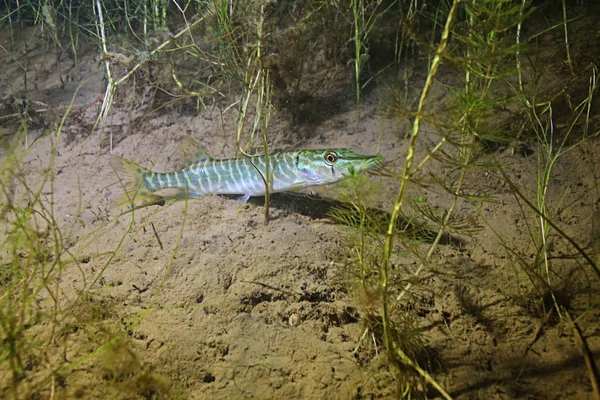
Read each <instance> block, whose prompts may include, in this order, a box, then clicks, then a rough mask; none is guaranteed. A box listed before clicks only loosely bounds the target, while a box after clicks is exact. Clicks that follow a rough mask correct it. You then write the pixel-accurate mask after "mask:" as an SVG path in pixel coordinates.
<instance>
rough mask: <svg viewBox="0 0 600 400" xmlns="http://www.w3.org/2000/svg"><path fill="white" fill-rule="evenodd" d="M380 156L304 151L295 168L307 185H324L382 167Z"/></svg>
mask: <svg viewBox="0 0 600 400" xmlns="http://www.w3.org/2000/svg"><path fill="white" fill-rule="evenodd" d="M383 161H384V158H383V156H380V155H363V154H358V153H355V152H353V151H352V150H348V149H344V148H336V149H322V150H304V151H301V152H300V153H298V156H297V162H296V164H297V168H298V170H299V171H300V173H301V175H302V177H303V178H304V179H306V181H307V182H306V184H307V186H308V185H326V184H329V183H333V182H337V181H339V180H341V179H344V178H345V177H348V176H351V175H353V174H357V173H359V172H362V171H367V170H370V169H372V168H377V167H380V166H381V165H383Z"/></svg>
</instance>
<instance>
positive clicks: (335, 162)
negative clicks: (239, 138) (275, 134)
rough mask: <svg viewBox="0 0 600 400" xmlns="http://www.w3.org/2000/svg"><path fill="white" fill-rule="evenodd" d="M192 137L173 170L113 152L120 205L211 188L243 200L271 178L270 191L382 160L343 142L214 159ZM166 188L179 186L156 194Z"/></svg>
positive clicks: (334, 177) (329, 178)
mask: <svg viewBox="0 0 600 400" xmlns="http://www.w3.org/2000/svg"><path fill="white" fill-rule="evenodd" d="M190 142H191V141H188V143H187V144H186V145H185V146H182V147H181V148H180V150H179V152H180V155H181V157H180V158H181V159H180V160H179V161H178V164H177V170H176V171H174V172H165V173H158V172H153V171H151V170H148V169H145V168H142V167H140V166H138V165H137V164H135V163H132V162H130V161H128V160H125V159H123V158H121V157H117V156H115V157H114V159H113V160H114V162H113V167H114V169H115V172H116V173H117V175H118V177H119V180H120V182H121V185H122V186H123V187H124V189H125V194H124V195H123V196H121V198H120V199H118V200H117V203H118V205H126V204H130V205H133V203H134V202H135V201H136V200H139V199H143V200H144V204H146V205H151V204H161V203H163V202H164V200H165V199H169V198H177V199H180V198H187V197H202V196H206V195H211V194H230V195H235V194H239V195H242V197H241V201H247V200H248V198H250V196H262V195H264V194H265V188H266V187H267V186H266V185H267V184H268V185H269V186H268V187H269V193H276V192H285V191H289V190H292V189H297V188H304V187H309V186H317V185H327V184H330V183H334V182H337V181H339V180H341V179H344V178H345V177H347V176H349V175H351V174H353V173H359V172H361V171H367V170H370V169H372V168H377V167H380V166H381V165H383V162H384V158H383V157H382V156H380V155H362V154H358V153H355V152H353V151H351V150H348V149H344V148H334V149H320V150H292V151H284V152H278V153H272V154H269V155H268V157H265V156H264V155H254V156H244V157H241V158H230V159H215V158H212V157H210V156H208V155H207V154H206V152H205V151H204V150H203V149H202V148H201V147H200V146H197V145H196V144H194V143H193V142H192V144H190ZM266 160H268V164H269V168H268V173H267V161H266ZM189 163H191V164H190V165H187V166H186V164H189ZM164 189H175V190H176V194H175V195H172V196H161V195H157V194H155V193H156V192H158V191H162V190H164Z"/></svg>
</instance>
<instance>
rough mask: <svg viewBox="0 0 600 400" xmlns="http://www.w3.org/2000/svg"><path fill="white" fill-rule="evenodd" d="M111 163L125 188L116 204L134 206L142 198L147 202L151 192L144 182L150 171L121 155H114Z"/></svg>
mask: <svg viewBox="0 0 600 400" xmlns="http://www.w3.org/2000/svg"><path fill="white" fill-rule="evenodd" d="M111 165H112V167H113V169H114V171H115V173H116V174H117V178H118V179H119V184H120V186H121V187H122V188H123V189H124V190H125V193H123V194H122V195H121V196H119V197H117V199H116V200H115V206H117V207H124V206H126V205H131V206H133V204H134V203H135V202H136V201H137V200H140V199H144V200H145V201H144V202H146V199H147V198H148V196H149V195H150V192H149V191H148V189H147V188H146V185H145V184H144V174H145V173H147V172H150V171H148V170H147V169H144V168H142V167H140V166H139V165H137V164H135V163H133V162H131V161H128V160H126V159H124V158H122V157H119V156H113V157H112V159H111Z"/></svg>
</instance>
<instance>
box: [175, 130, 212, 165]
mask: <svg viewBox="0 0 600 400" xmlns="http://www.w3.org/2000/svg"><path fill="white" fill-rule="evenodd" d="M212 159H213V158H212V157H211V156H209V155H208V154H207V153H206V150H204V147H202V145H201V144H200V143H198V142H197V141H196V140H194V139H192V138H187V139H184V140H182V141H181V142H179V143H177V146H176V148H175V152H174V153H173V165H174V167H175V169H177V170H180V169H184V168H187V167H189V166H190V165H192V164H196V163H198V162H200V161H206V160H212Z"/></svg>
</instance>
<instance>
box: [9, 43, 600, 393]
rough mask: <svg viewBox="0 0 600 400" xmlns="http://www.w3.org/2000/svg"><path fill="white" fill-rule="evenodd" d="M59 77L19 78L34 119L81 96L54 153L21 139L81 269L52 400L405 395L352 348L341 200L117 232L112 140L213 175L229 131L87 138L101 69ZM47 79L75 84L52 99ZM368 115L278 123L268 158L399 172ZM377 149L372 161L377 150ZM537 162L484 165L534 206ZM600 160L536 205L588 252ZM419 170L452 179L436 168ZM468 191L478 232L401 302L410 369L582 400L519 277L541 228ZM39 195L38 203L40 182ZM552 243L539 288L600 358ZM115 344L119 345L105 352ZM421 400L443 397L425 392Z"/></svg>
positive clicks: (491, 387)
mask: <svg viewBox="0 0 600 400" xmlns="http://www.w3.org/2000/svg"><path fill="white" fill-rule="evenodd" d="M2 57H4V55H3V56H2ZM53 60H54V58H53V57H50V56H48V55H47V54H46V52H45V51H44V48H43V46H42V45H39V46H38V47H37V48H36V47H33V48H32V49H31V50H30V51H29V52H28V53H27V54H25V55H24V56H23V57H22V58H21V60H20V63H22V64H24V65H27V66H28V68H29V69H30V70H31V71H34V70H35V71H36V72H31V74H32V76H31V75H30V76H29V77H28V84H29V90H28V95H29V96H30V97H31V98H32V99H33V100H34V101H36V102H39V103H35V104H41V103H43V104H47V105H50V106H53V107H58V106H60V105H65V104H68V102H69V101H70V99H71V98H72V96H73V93H74V92H75V89H76V88H77V87H78V85H79V84H80V83H81V82H83V81H85V80H86V79H87V80H88V81H87V83H85V84H84V85H83V87H81V89H80V90H79V92H78V95H77V97H76V99H75V104H76V107H74V109H73V111H72V113H71V116H70V117H69V118H68V119H67V120H66V123H65V126H64V127H63V130H62V133H61V136H60V138H59V139H58V141H55V140H54V139H53V135H45V136H44V135H42V133H43V132H44V129H43V127H42V126H41V125H40V124H37V125H36V124H32V128H31V129H30V131H29V134H28V141H29V144H30V146H31V147H30V152H29V154H28V155H27V156H26V157H25V159H24V161H23V163H22V170H23V177H24V178H25V179H26V181H27V182H28V183H29V185H30V186H31V187H34V188H38V187H41V186H44V184H43V183H42V182H43V181H42V180H43V177H44V175H45V173H46V170H47V167H48V165H49V163H50V155H51V154H52V144H53V143H55V145H56V155H57V156H56V160H55V171H56V177H55V182H54V186H53V201H54V204H55V206H54V218H55V220H56V221H57V223H58V225H59V226H60V228H61V231H62V233H63V244H64V245H65V246H67V247H68V248H69V249H70V251H71V254H72V255H73V259H75V260H77V264H75V263H72V264H70V266H69V267H67V268H65V269H64V270H63V271H62V273H61V277H60V283H61V296H62V301H63V302H64V303H65V304H70V303H72V302H75V304H77V306H74V307H71V308H70V309H69V315H70V316H71V318H74V320H75V321H77V323H74V325H73V326H72V327H71V328H72V329H70V330H65V331H64V332H62V333H61V335H60V339H57V340H56V348H55V349H49V350H48V353H49V354H50V355H49V356H48V357H49V359H53V360H57V359H59V358H60V357H64V359H66V360H68V361H76V364H75V365H74V366H73V367H72V369H71V371H70V373H68V374H66V375H65V376H66V378H65V379H64V380H63V381H61V382H60V384H57V385H56V387H55V388H54V389H53V390H56V391H57V393H62V394H63V395H64V396H65V398H73V397H78V398H117V397H119V398H138V397H139V398H153V397H154V396H158V395H164V396H165V397H181V398H183V397H186V398H191V399H243V398H258V399H263V398H265V399H266V398H327V399H335V398H340V399H348V398H393V397H395V396H396V395H397V393H396V390H397V388H398V387H400V386H401V383H400V382H399V380H401V379H402V377H403V376H404V375H403V374H396V373H395V372H394V369H393V368H390V367H389V366H387V364H386V362H385V354H384V349H383V347H382V346H381V343H380V342H378V340H379V339H377V338H375V336H373V335H372V334H371V332H370V331H369V332H367V335H365V336H364V337H363V334H364V333H365V323H364V321H363V320H361V317H360V310H361V309H362V307H364V304H361V303H360V301H358V299H357V298H356V296H355V294H354V292H353V291H352V290H349V289H348V286H347V284H345V278H344V276H345V275H344V272H343V271H344V268H343V262H342V260H343V254H345V251H346V249H345V247H344V246H345V241H344V238H345V237H346V235H347V234H348V230H349V229H350V228H348V227H344V226H340V225H337V224H334V223H333V222H332V221H331V219H330V218H328V217H327V207H328V206H327V204H328V202H327V200H328V199H336V198H338V197H339V193H338V190H339V188H338V187H337V186H333V187H321V188H315V189H309V190H305V191H304V192H302V193H301V194H302V195H301V196H294V195H289V194H281V195H276V196H274V198H273V203H272V210H271V221H270V223H269V224H268V225H265V224H264V215H263V210H264V208H263V205H262V201H263V199H262V198H258V199H253V200H252V201H250V202H249V203H248V204H245V205H242V204H240V203H239V202H238V201H236V200H235V199H230V198H225V197H218V196H214V197H206V198H202V199H194V200H191V201H189V202H187V203H186V202H179V203H175V204H172V205H168V206H165V207H160V206H153V207H148V208H145V209H141V210H139V211H136V212H135V213H134V214H133V215H132V214H131V213H130V214H126V215H121V216H119V210H117V209H115V208H114V207H113V206H112V201H113V200H114V199H115V198H116V197H118V196H119V195H120V194H121V193H122V190H121V188H120V187H119V185H118V183H117V179H116V177H115V174H114V171H113V170H112V168H111V166H110V152H111V151H110V137H111V136H112V145H113V149H112V153H113V154H116V155H119V156H123V157H125V158H128V159H130V160H133V161H136V162H139V163H140V164H141V165H143V166H145V167H149V168H150V167H151V168H153V169H154V170H156V171H163V170H165V168H168V165H169V157H170V155H171V154H172V153H173V151H174V149H175V146H176V143H177V142H179V141H181V140H182V139H184V138H186V137H189V136H191V137H194V138H195V139H197V140H198V141H200V142H201V143H202V144H204V145H205V146H206V148H207V150H208V151H209V153H211V154H212V155H213V156H216V157H231V156H232V155H233V151H234V139H235V138H234V125H233V124H234V116H232V115H229V114H226V115H225V117H222V115H221V111H220V110H219V108H218V107H217V108H215V109H212V110H207V111H205V112H202V113H201V114H200V115H186V114H185V113H178V112H177V111H176V110H163V111H161V112H156V113H152V114H147V112H148V111H149V106H148V103H147V99H146V98H145V97H144V96H140V97H139V98H137V99H131V98H128V100H131V101H132V102H131V103H127V102H125V101H122V102H121V103H116V105H115V107H114V109H113V111H112V113H111V116H110V117H109V119H108V120H107V123H106V126H105V127H104V131H103V132H102V133H100V132H99V131H95V132H94V133H92V134H90V132H91V127H92V126H93V124H94V121H95V118H96V115H97V112H98V107H99V103H98V102H97V100H98V99H101V98H102V96H103V93H104V87H103V83H102V69H101V67H100V66H99V65H98V63H97V62H96V61H95V60H94V59H93V57H92V56H89V57H88V56H85V55H82V57H81V59H80V60H79V71H78V73H77V74H75V73H74V71H73V69H72V64H69V63H68V62H63V63H62V64H61V66H60V69H59V67H58V65H56V62H55V60H54V61H53ZM2 65H5V66H6V68H5V69H4V70H3V71H2V72H1V74H2V75H1V76H0V80H1V81H2V82H3V84H2V87H1V88H0V91H2V92H13V91H15V90H17V89H18V88H20V87H21V85H23V77H22V73H20V72H19V71H20V70H19V66H18V65H17V64H16V63H15V62H14V60H13V61H11V60H10V59H6V60H2ZM33 66H37V68H36V69H34V68H33ZM59 74H60V75H61V76H69V77H71V76H72V79H71V80H67V82H66V83H65V85H64V86H63V85H61V83H60V79H59ZM442 77H443V75H442ZM33 83H35V89H33V88H32V85H33ZM432 99H433V100H432V101H435V102H436V104H439V105H440V107H441V105H443V104H444V101H446V100H447V99H448V93H447V92H445V91H444V88H443V87H442V86H441V85H439V86H436V91H434V95H432ZM369 101H370V100H369V99H367V100H366V101H365V104H364V108H363V112H362V119H361V121H360V123H358V124H357V123H356V114H355V111H354V110H352V109H351V106H350V108H349V109H348V110H344V109H340V110H339V111H335V112H332V113H331V116H330V117H329V118H327V120H325V121H323V122H321V123H319V124H310V125H308V124H307V125H301V126H296V127H290V126H289V125H286V123H285V122H283V121H285V119H283V118H282V119H281V120H278V119H275V120H274V121H273V123H272V126H273V127H274V132H278V131H279V128H284V129H283V133H281V134H279V135H277V138H276V139H275V140H274V143H273V148H278V149H292V148H322V147H349V148H352V149H353V150H356V151H359V152H361V153H377V151H378V150H380V151H381V154H383V155H384V156H385V157H386V159H387V160H388V161H389V162H390V163H391V164H390V168H391V169H394V170H396V171H400V170H401V165H402V163H403V155H404V152H405V149H406V145H407V140H406V139H405V135H406V133H407V132H408V131H409V130H410V124H409V122H408V121H407V120H397V119H386V118H384V117H382V116H381V115H380V114H379V113H378V112H376V110H377V107H376V105H375V104H374V101H373V104H369ZM350 104H351V103H350ZM86 105H89V107H88V108H85V106H86ZM40 107H41V106H40ZM188 114H189V113H188ZM61 115H62V114H61ZM34 122H35V121H34ZM3 129H5V131H4V135H6V136H7V137H11V131H9V130H8V128H3ZM437 140H438V139H437V136H436V133H435V129H433V127H430V126H425V127H424V129H423V133H422V136H421V143H422V146H421V148H422V149H424V145H425V144H427V143H436V142H437ZM32 143H33V144H32ZM378 143H383V144H384V145H383V146H382V148H381V149H379V148H378ZM537 154H538V153H537V148H536V147H535V145H533V146H531V147H530V149H528V151H515V147H514V146H509V147H506V148H502V149H499V150H498V151H497V152H496V153H494V154H493V157H495V160H496V161H499V162H501V163H502V165H504V166H505V168H506V172H507V174H509V176H511V177H512V179H514V181H515V183H516V184H518V185H519V187H520V188H521V189H522V190H523V191H524V193H525V194H526V195H527V196H528V197H529V198H532V197H531V196H533V194H534V192H533V191H534V190H535V180H536V165H537ZM598 154H600V143H599V142H598V141H590V142H588V143H587V144H586V145H585V146H582V147H579V148H576V149H575V150H573V151H571V152H569V153H567V154H566V155H565V156H564V157H562V158H560V159H559V161H558V163H557V164H556V167H555V170H554V173H553V175H552V179H551V183H550V187H549V188H548V197H549V199H550V202H551V204H552V205H553V207H558V204H559V202H560V201H562V204H561V205H560V207H561V212H560V214H559V216H558V217H557V219H556V222H557V224H559V226H560V227H561V229H563V230H564V231H565V232H566V233H567V234H568V235H569V236H570V237H572V238H573V239H574V240H575V241H576V242H577V243H579V244H580V245H581V246H582V247H583V248H585V249H588V250H589V249H590V247H589V244H590V243H591V242H592V216H593V215H594V210H595V209H594V198H597V188H598V182H597V179H598V177H600V165H599V164H598V162H597V160H598V156H597V155H598ZM419 156H423V154H420V155H419ZM490 157H492V155H491V156H490ZM428 168H429V169H428V171H429V172H432V173H435V174H446V175H447V176H452V175H451V174H453V173H454V174H455V172H454V171H452V170H451V169H450V168H448V169H445V168H442V167H441V166H440V165H439V164H438V163H437V162H433V161H432V162H431V163H430V164H428ZM370 179H372V180H373V181H376V182H377V183H378V184H379V185H380V189H379V190H378V192H377V193H375V194H374V195H373V199H372V206H373V207H375V208H379V209H382V210H390V205H391V204H392V202H393V199H394V198H395V194H396V192H397V189H398V181H397V180H396V179H393V178H386V177H379V176H376V177H371V178H370ZM429 182H430V185H429V186H425V187H418V186H415V187H414V188H412V189H411V191H410V193H409V197H410V198H420V199H424V200H425V201H427V202H428V203H429V204H430V205H431V206H432V207H433V208H434V209H437V210H443V209H445V208H446V207H447V206H448V204H449V203H450V201H451V197H450V196H449V195H448V194H446V193H445V192H444V191H443V190H441V189H440V188H439V187H438V186H436V185H434V184H432V180H429ZM336 188H338V189H336ZM594 188H595V189H594ZM465 190H469V191H470V192H471V193H485V194H487V195H490V196H492V197H493V199H494V202H490V203H483V204H481V205H479V206H477V205H474V204H473V203H469V202H467V201H462V202H459V204H458V206H457V209H456V213H457V215H460V216H461V217H464V218H465V219H469V220H470V221H471V222H472V224H471V225H472V226H479V227H480V228H481V229H480V230H478V231H477V232H476V233H474V234H473V235H472V236H470V237H469V236H460V235H459V236H458V237H457V240H453V241H450V242H449V243H446V244H442V245H441V246H440V247H439V249H438V251H437V252H436V255H435V257H434V261H433V262H432V265H431V267H430V268H426V269H425V270H424V272H422V273H421V274H420V279H419V280H418V281H416V282H415V283H416V284H415V285H414V286H413V289H412V291H411V294H410V296H409V297H408V299H407V300H409V301H408V302H407V304H408V305H409V306H407V310H406V312H407V313H410V314H411V315H413V316H416V321H417V327H418V328H419V331H420V332H421V334H422V341H423V343H424V348H423V351H422V354H420V355H419V360H420V362H421V364H422V366H423V367H424V368H425V369H427V370H429V371H432V375H433V376H434V378H435V379H436V380H437V381H438V382H439V383H440V384H442V386H443V387H445V388H446V390H447V391H448V392H449V393H450V394H451V395H452V396H454V397H455V398H458V399H484V398H529V399H547V398H577V399H588V398H592V392H591V385H590V382H589V377H588V373H587V370H586V368H585V364H584V361H583V358H582V355H581V352H580V350H579V347H578V344H577V341H576V339H575V338H574V336H573V333H572V329H571V327H570V326H569V324H568V323H567V322H565V320H564V319H563V320H560V319H559V318H557V315H556V311H553V312H550V310H551V309H552V302H551V301H546V302H545V304H542V303H544V302H543V301H542V300H540V296H539V295H538V294H537V293H535V292H534V291H533V290H532V285H531V282H530V280H529V279H528V277H527V275H526V273H525V269H524V268H523V267H522V266H521V265H520V264H519V260H526V261H528V262H530V263H531V262H533V254H534V242H533V239H532V236H531V232H532V230H533V231H535V229H536V228H535V226H534V225H533V224H534V223H535V215H534V214H533V213H531V212H530V211H523V209H522V208H521V206H522V205H523V203H522V202H518V201H517V199H516V198H515V196H514V194H513V191H512V190H511V189H510V188H509V186H508V185H507V184H506V182H505V180H504V179H503V177H502V175H501V173H500V172H499V171H493V170H487V169H474V170H473V171H471V172H469V173H468V174H467V176H466V182H465ZM42 192H43V193H44V195H43V196H44V198H45V199H46V200H48V201H49V200H50V197H49V196H50V187H49V186H48V184H47V183H46V184H45V186H44V190H43V191H42ZM555 209H556V208H555ZM551 239H552V246H553V247H552V249H551V255H552V257H553V259H552V268H553V270H552V273H551V277H552V280H553V281H554V282H557V283H558V282H560V285H559V286H560V287H559V288H558V290H557V293H558V295H560V299H559V302H560V303H561V304H562V305H563V306H565V307H566V308H567V309H568V310H569V312H570V313H571V314H572V315H574V316H579V317H580V320H579V321H578V322H579V323H580V325H581V327H582V329H583V331H584V334H585V335H586V337H587V340H588V343H589V345H590V347H591V351H592V352H593V354H595V355H596V357H597V356H598V354H600V338H599V336H598V326H600V325H599V324H598V323H599V317H600V312H599V311H598V309H597V308H593V307H592V308H589V307H590V304H597V303H598V300H600V297H599V296H598V293H597V292H596V291H595V290H594V288H595V287H596V286H597V277H595V276H594V275H593V273H592V271H591V269H590V268H589V266H586V265H585V263H584V262H583V260H582V259H581V258H580V257H579V256H578V255H577V254H576V252H575V251H574V249H573V248H572V247H571V246H569V245H568V243H567V242H566V240H565V239H564V238H562V237H560V236H559V235H556V234H553V236H552V238H551ZM65 257H67V256H65ZM67 258H68V257H67ZM394 263H395V264H394V266H393V268H395V269H396V270H397V271H398V273H397V276H398V279H399V280H400V279H401V278H407V277H408V275H409V272H410V271H413V270H414V268H415V267H416V264H415V262H414V261H412V259H411V258H402V257H397V258H395V259H394ZM82 288H85V289H86V290H85V293H82V292H81V291H80V290H81V289H82ZM74 300H77V301H74ZM546 300H548V299H546ZM39 303H40V307H42V308H43V307H45V306H47V305H48V304H50V301H49V298H48V297H47V296H44V294H41V295H40V300H39ZM544 306H545V307H546V308H544ZM544 310H545V311H544ZM585 310H588V311H587V312H584V311H585ZM124 331H125V332H128V334H126V335H121V336H120V338H119V339H114V338H115V337H117V336H116V335H117V333H119V332H124ZM374 340H375V344H374V342H373V341H374ZM44 368H45V367H44V366H40V367H39V371H38V367H36V366H34V367H32V370H33V372H32V374H31V376H32V377H31V378H29V381H27V380H26V382H29V387H30V389H31V390H32V392H34V393H38V395H40V396H42V397H44V398H45V397H46V396H47V395H48V393H50V387H49V384H45V383H44V381H42V383H40V382H39V381H36V379H35V376H37V375H36V374H38V375H39V376H43V371H44V370H45V369H44ZM3 374H4V375H3V377H4V378H3V380H4V381H5V384H4V385H2V386H3V387H4V389H3V390H10V385H8V386H7V385H6V383H8V382H9V380H10V379H9V375H8V373H7V371H3ZM414 384H415V385H423V383H419V382H416V383H414ZM36 385H37V386H36ZM425 392H428V393H429V395H430V396H432V397H435V396H436V395H437V394H436V392H435V391H434V390H432V389H425ZM165 393H166V394H165ZM115 396H116V397H115ZM34 397H37V396H34Z"/></svg>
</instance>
